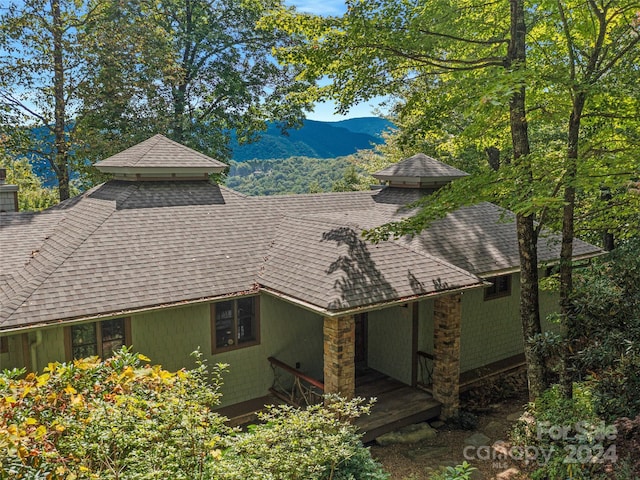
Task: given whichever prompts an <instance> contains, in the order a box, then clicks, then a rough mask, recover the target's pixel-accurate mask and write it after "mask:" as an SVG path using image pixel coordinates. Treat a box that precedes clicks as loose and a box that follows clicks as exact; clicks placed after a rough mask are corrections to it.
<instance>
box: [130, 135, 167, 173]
mask: <svg viewBox="0 0 640 480" xmlns="http://www.w3.org/2000/svg"><path fill="white" fill-rule="evenodd" d="M162 138H167V137H165V136H164V135H160V134H159V133H157V134H155V135H154V136H153V137H151V138H149V139H147V142H149V143H150V144H151V145H149V148H147V150H146V151H145V152H144V153H143V154H142V155H140V157H139V158H138V159H137V160H136V161H135V163H132V164H131V166H132V167H135V166H136V165H137V164H138V163H140V161H142V159H143V158H144V157H146V156H147V154H148V153H149V152H150V151H151V150H152V149H153V147H155V146H156V145H157V144H158V142H159V141H160V140H161V139H162ZM167 140H169V139H168V138H167Z"/></svg>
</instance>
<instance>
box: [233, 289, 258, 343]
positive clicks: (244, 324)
mask: <svg viewBox="0 0 640 480" xmlns="http://www.w3.org/2000/svg"><path fill="white" fill-rule="evenodd" d="M237 305H238V343H244V342H252V341H254V340H255V339H256V335H255V319H256V315H255V302H254V299H253V297H249V298H241V299H238V301H237Z"/></svg>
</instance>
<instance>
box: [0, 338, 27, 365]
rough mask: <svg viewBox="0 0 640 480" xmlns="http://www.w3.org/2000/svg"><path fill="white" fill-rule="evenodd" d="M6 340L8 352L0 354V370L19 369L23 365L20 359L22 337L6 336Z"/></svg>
mask: <svg viewBox="0 0 640 480" xmlns="http://www.w3.org/2000/svg"><path fill="white" fill-rule="evenodd" d="M4 338H6V339H7V347H8V351H7V352H6V353H0V370H4V369H5V368H6V369H9V370H10V369H12V368H21V367H23V366H24V365H25V362H24V360H23V358H22V335H21V334H18V335H8V336H5V337H4Z"/></svg>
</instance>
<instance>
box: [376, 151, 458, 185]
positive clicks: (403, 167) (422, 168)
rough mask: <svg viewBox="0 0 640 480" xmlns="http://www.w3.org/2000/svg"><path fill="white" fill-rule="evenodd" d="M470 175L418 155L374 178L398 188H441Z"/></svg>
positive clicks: (392, 166) (389, 167) (378, 173)
mask: <svg viewBox="0 0 640 480" xmlns="http://www.w3.org/2000/svg"><path fill="white" fill-rule="evenodd" d="M467 175H468V173H466V172H463V171H462V170H458V169H457V168H454V167H452V166H451V165H447V164H446V163H442V162H440V161H438V160H436V159H435V158H432V157H429V156H428V155H425V154H424V153H418V154H416V155H414V156H412V157H409V158H406V159H404V160H402V161H400V162H398V163H395V164H393V165H390V166H388V167H387V168H385V169H383V170H380V171H378V172H376V173H374V174H373V176H374V178H377V179H378V180H382V181H388V182H390V184H391V185H397V186H402V185H406V186H429V185H433V186H441V185H444V184H446V183H448V182H450V181H452V180H455V179H457V178H462V177H466V176H467Z"/></svg>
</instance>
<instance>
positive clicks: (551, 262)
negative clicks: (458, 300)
mask: <svg viewBox="0 0 640 480" xmlns="http://www.w3.org/2000/svg"><path fill="white" fill-rule="evenodd" d="M607 253H609V252H605V251H604V250H602V251H600V252H594V253H585V254H583V255H578V256H575V257H573V258H572V261H573V262H574V263H575V262H580V261H582V260H591V259H592V258H598V257H602V256H604V255H606V254H607ZM559 263H560V260H558V259H556V260H549V261H547V262H538V268H542V267H548V266H552V265H558V264H559ZM518 272H520V267H511V268H504V269H502V270H488V271H486V272H480V273H475V274H474V275H476V276H478V277H480V278H482V279H485V278H487V277H498V276H500V275H509V274H511V273H518Z"/></svg>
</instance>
